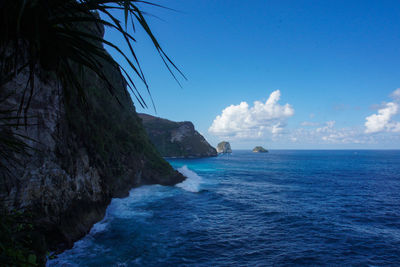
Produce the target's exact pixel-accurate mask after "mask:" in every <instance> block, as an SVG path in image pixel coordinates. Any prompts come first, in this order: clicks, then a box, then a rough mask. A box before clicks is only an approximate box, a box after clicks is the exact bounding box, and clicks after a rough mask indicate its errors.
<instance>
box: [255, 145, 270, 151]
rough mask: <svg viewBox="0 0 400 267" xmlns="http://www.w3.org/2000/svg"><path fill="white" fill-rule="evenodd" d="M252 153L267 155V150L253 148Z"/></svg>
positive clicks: (259, 147) (257, 147)
mask: <svg viewBox="0 0 400 267" xmlns="http://www.w3.org/2000/svg"><path fill="white" fill-rule="evenodd" d="M253 152H255V153H267V152H268V150H266V149H265V148H263V147H262V146H256V147H255V148H253Z"/></svg>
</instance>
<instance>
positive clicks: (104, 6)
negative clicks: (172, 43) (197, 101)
mask: <svg viewBox="0 0 400 267" xmlns="http://www.w3.org/2000/svg"><path fill="white" fill-rule="evenodd" d="M140 5H147V6H149V5H150V6H154V7H161V6H159V5H157V4H153V3H150V2H147V1H139V0H122V1H116V0H2V1H0V25H1V27H0V167H1V166H3V167H4V168H3V169H1V168H0V179H1V178H3V179H5V178H4V177H5V176H4V175H5V173H6V171H5V169H6V167H7V166H15V165H17V164H18V162H17V159H16V157H14V155H15V154H22V155H26V154H27V153H28V150H29V149H30V147H29V146H28V145H27V144H26V140H27V138H28V137H26V136H24V135H22V134H19V133H18V134H17V133H16V132H15V131H14V130H15V128H19V129H20V128H21V126H23V127H30V125H29V120H28V119H29V118H28V115H27V114H28V111H29V108H30V104H31V101H32V98H33V97H34V95H35V93H37V92H35V90H41V89H42V87H40V86H35V82H36V83H37V82H38V80H40V78H39V77H41V75H42V74H43V73H46V76H47V77H48V78H49V77H50V79H53V80H57V81H60V85H61V86H60V88H62V90H63V92H62V94H63V96H64V104H65V111H66V117H67V120H68V122H67V125H68V127H69V128H70V129H71V130H72V132H73V136H74V138H76V140H75V141H76V142H77V147H76V148H75V152H76V150H78V149H79V148H80V146H83V147H85V148H86V149H87V150H88V153H89V154H90V155H91V156H93V157H91V159H90V160H93V159H94V160H95V161H96V162H95V163H94V164H95V165H96V166H103V168H102V171H103V172H104V173H102V175H104V177H107V179H109V180H113V181H118V178H120V177H122V176H124V175H127V174H126V171H127V168H130V169H132V170H136V171H138V170H140V169H141V168H143V167H147V168H149V169H152V170H154V171H155V172H157V173H158V174H161V175H162V174H165V175H170V174H171V173H172V171H173V169H172V167H171V166H170V165H169V164H168V163H167V162H166V161H165V160H163V159H162V158H161V157H160V156H159V154H158V152H157V151H156V149H155V148H154V146H153V145H152V144H151V143H150V142H149V141H148V138H147V136H146V133H145V131H144V129H143V127H142V126H141V123H140V120H139V119H138V117H137V116H136V113H135V108H134V106H133V103H132V101H131V98H130V94H132V95H133V96H134V98H135V99H136V102H137V103H139V104H140V105H141V106H143V107H147V105H146V103H145V101H144V100H143V98H142V91H143V90H140V89H139V84H140V85H142V87H144V89H145V92H148V93H149V95H150V91H149V88H148V85H147V82H146V79H145V76H144V74H143V71H142V69H141V67H140V64H139V60H138V57H137V55H136V54H135V51H134V49H133V43H134V42H135V41H136V40H135V38H134V37H133V32H134V31H135V27H141V28H142V29H143V30H144V32H145V33H147V35H148V37H149V38H150V40H151V41H152V43H153V45H154V47H155V49H156V51H157V53H158V54H159V55H160V57H161V59H162V60H163V62H164V63H165V65H166V67H167V68H168V70H169V71H170V72H171V74H172V75H173V77H174V78H175V79H176V77H175V74H174V71H177V72H178V73H179V74H182V73H181V72H180V71H179V70H178V68H177V67H176V66H175V65H174V63H173V62H172V61H171V60H170V59H169V58H168V56H167V55H166V53H165V52H164V50H163V49H162V48H161V46H160V45H159V43H158V41H157V39H156V38H155V36H154V35H153V33H152V32H151V30H150V27H149V25H148V24H147V21H146V19H145V13H144V12H142V10H141V7H140ZM116 12H120V14H122V17H123V18H124V20H123V21H122V22H121V21H119V20H118V19H117V17H116V16H115V14H116ZM104 26H107V27H108V28H111V29H113V30H114V31H117V32H118V33H120V34H121V36H122V37H123V38H124V40H125V41H126V43H127V45H128V47H129V50H128V52H124V51H122V50H121V49H120V48H119V47H118V45H117V44H115V43H113V42H112V41H110V40H104V39H103V37H102V32H103V31H104ZM103 46H108V47H110V48H111V49H114V50H115V51H117V52H118V53H119V54H120V55H121V56H122V58H123V59H124V60H125V63H126V65H127V66H128V68H124V67H123V65H124V64H121V63H120V62H117V61H115V60H114V59H113V58H112V57H111V56H110V55H109V54H108V53H107V52H106V50H105V49H104V47H103ZM124 66H125V65H124ZM26 73H27V74H28V78H27V80H26V82H25V83H24V84H26V86H23V88H15V94H20V95H18V97H17V98H16V99H20V102H19V103H18V102H17V103H16V106H15V107H12V108H4V106H2V104H1V103H2V101H3V100H4V99H5V98H7V97H10V96H9V95H4V90H3V87H4V85H6V84H7V83H9V82H10V81H13V80H14V79H16V78H17V77H24V75H25V76H26ZM21 74H22V75H21ZM19 75H20V76H19ZM182 76H183V74H182ZM20 96H21V97H20ZM11 97H12V96H11ZM150 97H151V95H150ZM63 130H65V129H63ZM68 138H70V136H69V137H68ZM29 141H30V143H32V142H33V141H34V140H31V139H29ZM71 156H73V155H71ZM66 160H70V161H71V160H72V159H71V158H69V159H66ZM137 162H143V164H145V166H132V165H134V164H136V165H138V163H137ZM109 166H112V167H111V168H109ZM9 175H12V173H9ZM2 176H4V177H2ZM17 178H20V177H17ZM109 180H107V181H105V182H109ZM0 184H1V185H3V181H2V180H0ZM121 184H122V183H121ZM113 186H114V184H112V185H111V187H113ZM111 190H113V188H111ZM30 220H31V218H30V217H29V216H28V215H27V214H24V213H18V214H11V213H10V214H8V213H7V214H6V213H3V214H2V216H1V238H0V239H1V240H0V241H1V243H0V248H1V259H0V262H1V264H0V265H2V266H3V263H4V265H5V266H30V265H32V264H34V263H35V261H36V258H34V256H33V255H35V253H33V251H34V250H32V249H31V248H32V246H31V245H32V244H33V243H31V241H32V240H33V238H32V236H31V234H30V231H28V230H29V229H28V228H29V227H30V224H29V223H28V222H29V221H30ZM27 227H28V228H27ZM33 232H34V231H32V233H33ZM39 247H40V246H39ZM39 255H43V253H42V254H41V253H39Z"/></svg>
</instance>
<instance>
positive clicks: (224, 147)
mask: <svg viewBox="0 0 400 267" xmlns="http://www.w3.org/2000/svg"><path fill="white" fill-rule="evenodd" d="M217 152H218V153H224V154H225V153H232V149H231V144H229V142H226V141H222V142H221V143H219V144H218V146H217Z"/></svg>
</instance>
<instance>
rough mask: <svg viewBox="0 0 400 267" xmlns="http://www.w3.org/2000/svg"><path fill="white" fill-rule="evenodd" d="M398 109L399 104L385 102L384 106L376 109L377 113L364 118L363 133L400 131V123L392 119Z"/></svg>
mask: <svg viewBox="0 0 400 267" xmlns="http://www.w3.org/2000/svg"><path fill="white" fill-rule="evenodd" d="M395 92H397V90H396V91H395ZM398 111H399V105H398V104H397V103H395V102H389V103H386V104H385V106H384V107H382V108H381V109H379V110H378V113H377V114H372V115H371V116H368V117H366V118H365V120H366V122H365V124H364V125H365V133H378V132H383V131H387V132H400V123H399V122H394V121H392V118H393V116H394V115H396V114H397V113H398Z"/></svg>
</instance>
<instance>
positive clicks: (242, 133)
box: [208, 90, 294, 139]
mask: <svg viewBox="0 0 400 267" xmlns="http://www.w3.org/2000/svg"><path fill="white" fill-rule="evenodd" d="M280 96H281V92H280V91H279V90H276V91H274V92H272V93H271V94H270V96H269V98H268V100H267V101H266V102H265V103H263V102H260V101H255V102H254V105H253V106H252V107H250V106H249V104H247V102H241V103H240V104H239V105H230V106H229V107H226V108H225V109H224V110H223V111H222V114H221V115H218V116H217V117H216V118H215V119H214V121H213V123H212V125H211V126H210V128H209V129H208V131H209V132H210V133H213V134H215V135H219V136H231V137H234V138H239V139H241V138H260V137H263V136H264V134H268V133H270V134H272V135H277V134H279V133H281V132H282V131H283V128H284V127H285V125H286V124H285V121H286V119H287V118H289V117H291V116H293V114H294V109H293V108H292V106H291V105H289V104H285V105H280V104H279V103H278V101H279V99H280Z"/></svg>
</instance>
